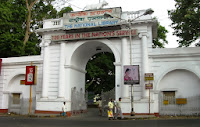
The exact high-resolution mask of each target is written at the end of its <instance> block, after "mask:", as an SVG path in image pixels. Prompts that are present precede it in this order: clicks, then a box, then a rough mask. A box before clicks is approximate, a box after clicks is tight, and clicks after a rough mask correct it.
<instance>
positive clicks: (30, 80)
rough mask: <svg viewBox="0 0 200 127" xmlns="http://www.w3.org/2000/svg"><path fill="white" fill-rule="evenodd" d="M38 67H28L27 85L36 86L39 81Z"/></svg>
mask: <svg viewBox="0 0 200 127" xmlns="http://www.w3.org/2000/svg"><path fill="white" fill-rule="evenodd" d="M36 72H37V66H26V77H25V85H35V84H36V79H37V77H36V76H37V73H36Z"/></svg>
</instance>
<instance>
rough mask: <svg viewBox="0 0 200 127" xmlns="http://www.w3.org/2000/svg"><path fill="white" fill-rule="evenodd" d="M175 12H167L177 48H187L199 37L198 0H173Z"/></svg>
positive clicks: (199, 15) (199, 9)
mask: <svg viewBox="0 0 200 127" xmlns="http://www.w3.org/2000/svg"><path fill="white" fill-rule="evenodd" d="M175 1H176V4H175V7H176V9H175V10H170V11H168V14H169V16H170V19H171V20H172V24H171V26H172V28H173V29H174V30H175V31H174V35H176V36H178V37H179V38H180V39H179V40H178V42H179V46H180V47H182V46H185V47H187V46H189V45H191V43H193V42H194V41H196V40H197V39H198V38H199V36H200V0H175Z"/></svg>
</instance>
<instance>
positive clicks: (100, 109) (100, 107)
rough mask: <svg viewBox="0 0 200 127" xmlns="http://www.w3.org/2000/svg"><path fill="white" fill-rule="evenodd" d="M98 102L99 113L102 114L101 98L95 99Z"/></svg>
mask: <svg viewBox="0 0 200 127" xmlns="http://www.w3.org/2000/svg"><path fill="white" fill-rule="evenodd" d="M97 104H98V108H99V115H100V116H101V115H102V100H101V98H99V100H98V101H97Z"/></svg>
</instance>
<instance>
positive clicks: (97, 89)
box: [86, 52, 115, 94]
mask: <svg viewBox="0 0 200 127" xmlns="http://www.w3.org/2000/svg"><path fill="white" fill-rule="evenodd" d="M113 62H114V55H113V54H111V53H107V52H106V53H105V52H103V53H99V54H96V55H94V56H93V57H92V58H91V59H90V60H89V62H88V64H87V67H86V70H87V74H86V90H88V91H93V92H94V93H95V94H100V93H101V91H109V90H111V89H113V88H114V86H115V70H114V69H115V68H114V65H113Z"/></svg>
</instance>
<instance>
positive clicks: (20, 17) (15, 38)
mask: <svg viewBox="0 0 200 127" xmlns="http://www.w3.org/2000/svg"><path fill="white" fill-rule="evenodd" d="M51 1H53V0H46V2H44V0H40V1H38V2H36V3H35V4H34V5H33V7H32V9H31V20H30V24H29V25H28V26H30V28H29V32H28V36H29V37H28V38H29V39H28V41H27V42H26V45H24V38H25V36H24V35H25V33H26V32H25V31H26V30H27V23H26V22H27V20H26V18H27V17H26V16H27V14H28V13H27V12H28V11H27V7H26V1H25V0H4V1H1V3H0V28H1V29H0V35H1V36H0V57H2V58H3V57H13V56H22V55H38V54H40V47H39V43H40V37H39V35H37V34H36V33H35V29H37V28H41V27H42V26H43V19H48V18H56V17H57V16H58V13H57V11H56V9H55V8H54V7H53V6H52V5H51ZM30 2H31V1H30ZM32 2H33V0H32ZM29 4H30V3H29ZM71 10H72V9H71ZM63 13H64V11H63Z"/></svg>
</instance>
